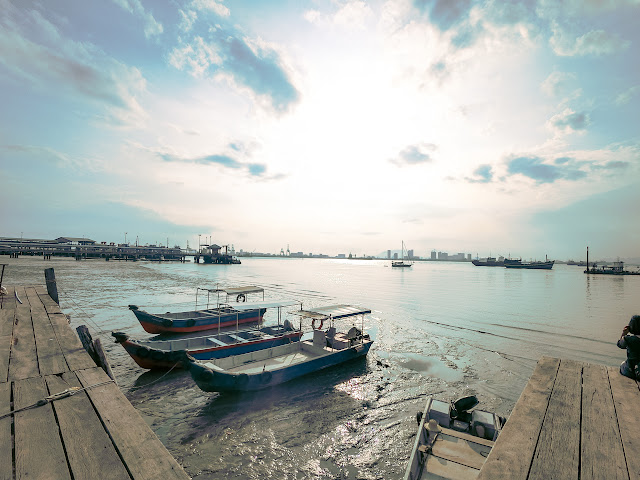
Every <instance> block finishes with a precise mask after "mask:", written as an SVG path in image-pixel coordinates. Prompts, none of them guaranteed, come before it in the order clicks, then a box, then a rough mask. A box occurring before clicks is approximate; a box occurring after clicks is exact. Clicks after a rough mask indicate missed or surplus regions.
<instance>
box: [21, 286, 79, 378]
mask: <svg viewBox="0 0 640 480" xmlns="http://www.w3.org/2000/svg"><path fill="white" fill-rule="evenodd" d="M26 292H27V298H28V299H29V304H30V305H31V322H32V324H33V333H34V336H35V341H36V352H37V356H38V367H39V369H40V374H41V375H53V374H56V373H62V372H66V371H68V370H69V367H68V365H67V362H66V361H65V359H64V355H63V354H62V350H61V349H60V344H59V343H58V338H57V337H56V334H55V332H54V331H53V327H52V326H51V322H50V321H49V317H48V315H47V312H46V311H45V310H44V306H43V305H42V303H40V298H39V297H38V294H37V293H36V292H35V289H33V288H27V289H26ZM36 352H34V354H36Z"/></svg>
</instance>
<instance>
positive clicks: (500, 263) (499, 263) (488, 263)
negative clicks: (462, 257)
mask: <svg viewBox="0 0 640 480" xmlns="http://www.w3.org/2000/svg"><path fill="white" fill-rule="evenodd" d="M501 258H502V257H501ZM471 263H473V264H474V265H475V266H476V267H504V260H496V259H495V258H494V257H487V258H486V260H479V259H476V260H471Z"/></svg>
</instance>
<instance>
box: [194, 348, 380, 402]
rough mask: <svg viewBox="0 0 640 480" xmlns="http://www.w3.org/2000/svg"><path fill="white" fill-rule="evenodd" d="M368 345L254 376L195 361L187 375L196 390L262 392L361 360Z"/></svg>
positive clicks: (331, 353)
mask: <svg viewBox="0 0 640 480" xmlns="http://www.w3.org/2000/svg"><path fill="white" fill-rule="evenodd" d="M305 344H306V342H299V345H300V348H301V349H302V348H304V345H305ZM372 344H373V341H372V340H366V341H364V342H363V343H361V344H360V343H359V344H357V345H354V346H352V347H349V348H345V349H342V350H336V351H333V352H327V353H326V354H323V355H321V356H318V357H315V358H312V359H310V360H307V361H304V362H302V363H298V364H294V365H290V366H284V367H280V368H276V369H269V370H263V371H260V372H254V373H231V372H226V371H220V370H213V369H210V368H208V367H207V366H206V365H203V364H200V363H195V362H190V363H189V372H190V373H191V377H192V378H193V379H194V381H195V382H196V384H197V385H198V387H199V388H200V389H201V390H203V391H205V392H246V391H252V390H262V389H264V388H268V387H272V386H274V385H278V384H281V383H285V382H288V381H290V380H293V379H296V378H299V377H302V376H304V375H308V374H310V373H314V372H317V371H320V370H323V369H325V368H329V367H333V366H336V365H339V364H341V363H345V362H348V361H351V360H354V359H356V358H360V357H363V356H365V355H367V353H368V352H369V349H370V348H371V345H372ZM274 358H277V357H274ZM257 363H261V362H257Z"/></svg>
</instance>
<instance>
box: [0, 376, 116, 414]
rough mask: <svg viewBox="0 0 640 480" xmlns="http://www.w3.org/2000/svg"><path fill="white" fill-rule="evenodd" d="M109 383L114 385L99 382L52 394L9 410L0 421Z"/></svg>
mask: <svg viewBox="0 0 640 480" xmlns="http://www.w3.org/2000/svg"><path fill="white" fill-rule="evenodd" d="M109 383H114V381H113V380H107V381H105V382H100V383H95V384H93V385H89V386H88V387H84V388H80V387H69V388H67V389H66V390H63V391H61V392H58V393H53V394H51V395H49V396H47V397H44V398H43V399H41V400H38V401H37V402H36V403H33V404H31V405H27V406H26V407H22V408H18V409H15V410H11V411H10V412H8V413H4V414H2V415H0V419H2V418H5V417H8V416H9V415H14V414H16V413H18V412H22V411H24V410H29V409H31V408H37V407H42V406H43V405H46V404H47V403H51V402H54V401H56V400H61V399H63V398H67V397H70V396H72V395H75V394H76V393H80V392H84V391H85V390H88V389H90V388H94V387H100V386H102V385H107V384H109Z"/></svg>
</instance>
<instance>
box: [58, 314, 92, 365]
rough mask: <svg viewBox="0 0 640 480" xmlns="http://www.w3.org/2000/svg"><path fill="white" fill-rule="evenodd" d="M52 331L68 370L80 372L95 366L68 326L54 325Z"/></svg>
mask: <svg viewBox="0 0 640 480" xmlns="http://www.w3.org/2000/svg"><path fill="white" fill-rule="evenodd" d="M53 331H54V332H55V334H56V337H57V339H58V343H59V344H60V348H61V350H62V354H63V355H64V358H65V360H66V361H67V365H69V369H70V370H72V371H73V370H82V369H84V368H92V367H95V366H96V364H95V363H94V362H93V360H91V357H90V356H89V354H88V353H87V352H86V351H85V349H84V347H83V346H82V343H80V340H79V339H78V337H77V335H76V334H75V332H74V331H73V330H71V328H70V327H69V325H63V326H58V325H55V326H54V327H53Z"/></svg>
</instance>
